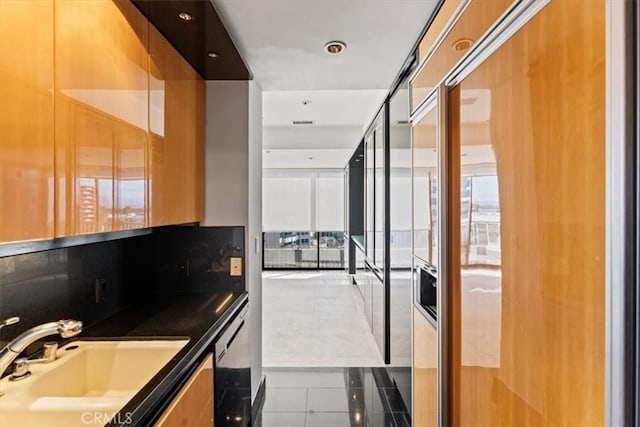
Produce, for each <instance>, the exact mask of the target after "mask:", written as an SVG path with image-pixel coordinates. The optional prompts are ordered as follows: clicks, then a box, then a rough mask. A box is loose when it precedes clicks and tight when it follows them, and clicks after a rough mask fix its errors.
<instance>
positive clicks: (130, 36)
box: [55, 0, 149, 237]
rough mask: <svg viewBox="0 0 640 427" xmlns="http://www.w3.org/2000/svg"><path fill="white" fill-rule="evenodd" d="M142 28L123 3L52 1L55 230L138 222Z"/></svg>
mask: <svg viewBox="0 0 640 427" xmlns="http://www.w3.org/2000/svg"><path fill="white" fill-rule="evenodd" d="M147 28H148V23H147V21H146V19H145V18H144V16H143V15H142V14H141V13H140V12H139V11H138V10H137V9H136V8H135V7H134V6H133V4H131V3H130V2H124V1H112V0H58V1H56V2H55V49H56V55H55V88H56V92H55V95H56V96H55V98H56V99H55V108H56V120H55V143H56V193H57V200H58V202H57V206H56V214H57V221H56V236H58V237H61V236H69V235H77V234H86V233H97V232H108V231H113V230H116V229H122V228H131V227H130V226H129V225H128V224H127V223H126V219H127V218H130V217H131V216H134V217H135V216H136V215H137V217H135V221H132V222H134V223H135V225H136V226H141V227H143V226H145V223H146V221H145V220H144V215H145V212H146V192H145V191H146V190H145V188H146V179H145V178H146V174H145V172H144V170H145V167H146V160H145V155H146V145H147V144H148V141H147V140H148V136H147V133H148V116H149V110H148V108H149V107H148V93H149V88H148V68H149V66H148V62H149V58H148V54H147V47H148V43H147V31H148V30H147ZM130 180H131V181H133V180H135V181H136V184H134V185H128V184H129V182H128V181H130ZM132 212H134V213H132ZM136 212H137V214H136ZM140 212H142V213H141V214H140ZM140 216H142V218H140Z"/></svg>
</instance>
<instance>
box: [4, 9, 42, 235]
mask: <svg viewBox="0 0 640 427" xmlns="http://www.w3.org/2000/svg"><path fill="white" fill-rule="evenodd" d="M27 23H28V24H27ZM52 87H53V2H52V1H46V0H45V1H0V244H2V243H8V242H17V241H28V240H41V239H51V238H53V233H54V208H53V206H54V192H53V188H54V187H53V173H54V170H53V164H54V151H53V147H54V146H53V93H52V91H51V88H52Z"/></svg>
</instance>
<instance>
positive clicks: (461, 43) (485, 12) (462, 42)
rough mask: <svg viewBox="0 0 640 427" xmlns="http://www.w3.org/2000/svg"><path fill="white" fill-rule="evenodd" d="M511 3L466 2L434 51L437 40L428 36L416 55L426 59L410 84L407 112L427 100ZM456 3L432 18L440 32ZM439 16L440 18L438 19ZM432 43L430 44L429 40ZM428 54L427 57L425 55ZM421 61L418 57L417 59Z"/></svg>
mask: <svg viewBox="0 0 640 427" xmlns="http://www.w3.org/2000/svg"><path fill="white" fill-rule="evenodd" d="M513 2H514V0H470V1H469V3H468V5H467V6H466V7H465V9H464V11H463V12H462V14H461V15H460V16H459V18H458V19H457V21H456V22H455V24H454V25H453V27H452V28H451V29H450V31H449V32H448V33H447V34H446V35H445V36H444V38H443V39H442V42H441V43H440V44H439V45H438V46H437V47H436V46H433V42H434V41H436V39H437V36H436V35H434V34H433V33H431V32H427V34H425V39H423V41H422V43H421V44H420V46H419V55H424V56H426V58H428V59H426V62H424V64H423V65H422V67H421V69H420V71H419V72H418V74H417V75H416V76H415V77H414V79H413V80H412V81H411V84H410V96H411V112H414V111H415V110H416V109H417V108H418V106H419V105H420V104H421V103H422V102H423V101H424V100H425V99H426V98H427V96H428V95H429V94H430V93H431V91H432V90H433V89H434V88H435V87H436V86H437V85H438V84H439V83H440V82H441V81H442V80H443V79H444V78H445V77H446V75H447V74H448V73H449V72H450V71H451V70H452V69H453V67H454V66H455V65H456V63H458V61H460V60H461V59H462V57H463V56H465V54H466V53H467V52H468V51H469V49H470V48H471V46H473V44H474V43H475V42H477V41H478V39H479V38H481V37H482V36H483V35H484V33H485V32H486V31H487V30H488V29H489V28H490V27H491V25H493V23H494V22H496V21H497V20H498V18H500V16H501V15H502V14H504V13H505V12H506V11H507V10H508V9H509V6H511V4H513ZM458 3H460V2H459V1H456V0H448V1H447V2H445V3H444V4H443V6H442V8H441V10H440V12H439V13H438V15H437V16H436V22H435V24H437V25H439V26H440V27H441V28H443V27H445V25H446V22H445V19H444V18H447V19H446V21H448V20H449V19H450V18H451V17H452V16H453V14H454V12H455V10H456V9H457V7H458V6H459V4H458ZM440 14H442V15H443V18H442V19H439V18H440ZM432 39H433V40H432ZM430 51H431V54H429V55H428V56H427V53H428V52H430ZM420 59H421V60H422V59H423V58H422V57H421V58H420Z"/></svg>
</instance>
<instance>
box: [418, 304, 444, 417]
mask: <svg viewBox="0 0 640 427" xmlns="http://www.w3.org/2000/svg"><path fill="white" fill-rule="evenodd" d="M413 416H414V425H415V426H416V427H431V426H434V427H435V426H437V425H438V333H437V331H436V328H435V327H434V326H433V325H432V324H431V323H430V322H429V321H428V320H427V319H426V318H425V317H424V315H423V314H422V313H421V312H420V311H418V309H417V308H414V309H413Z"/></svg>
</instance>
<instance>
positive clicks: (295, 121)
mask: <svg viewBox="0 0 640 427" xmlns="http://www.w3.org/2000/svg"><path fill="white" fill-rule="evenodd" d="M291 123H293V124H294V125H312V124H313V120H293V121H292V122H291Z"/></svg>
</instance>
